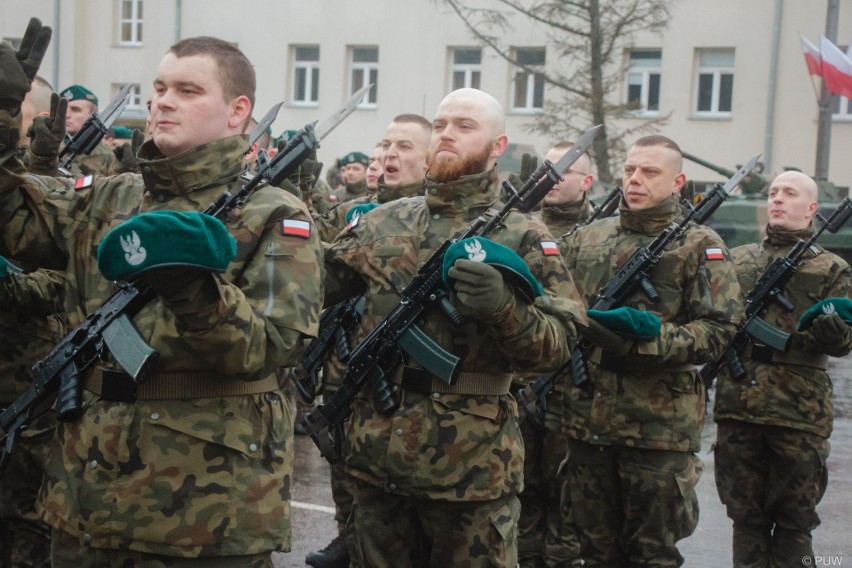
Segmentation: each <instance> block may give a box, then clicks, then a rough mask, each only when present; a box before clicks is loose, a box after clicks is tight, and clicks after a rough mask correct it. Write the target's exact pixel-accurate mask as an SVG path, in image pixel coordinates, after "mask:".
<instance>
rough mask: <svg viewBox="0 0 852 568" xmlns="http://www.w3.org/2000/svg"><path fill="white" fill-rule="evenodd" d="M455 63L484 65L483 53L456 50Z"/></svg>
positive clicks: (472, 50)
mask: <svg viewBox="0 0 852 568" xmlns="http://www.w3.org/2000/svg"><path fill="white" fill-rule="evenodd" d="M453 63H467V64H474V65H478V64H480V63H482V51H481V50H479V49H456V50H454V51H453Z"/></svg>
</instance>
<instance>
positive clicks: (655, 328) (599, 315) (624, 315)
mask: <svg viewBox="0 0 852 568" xmlns="http://www.w3.org/2000/svg"><path fill="white" fill-rule="evenodd" d="M586 314H588V316H589V319H593V320H595V321H597V322H598V323H600V324H601V325H603V326H604V327H606V328H607V329H609V330H611V331H613V332H614V333H617V334H618V335H621V336H622V337H627V338H629V339H653V338H654V337H656V336H658V335H659V334H660V318H659V317H657V316H656V315H655V314H652V313H650V312H643V311H641V310H637V309H636V308H628V307H626V306H622V307H620V308H616V309H614V310H607V311H600V310H586Z"/></svg>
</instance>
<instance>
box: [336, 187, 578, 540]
mask: <svg viewBox="0 0 852 568" xmlns="http://www.w3.org/2000/svg"><path fill="white" fill-rule="evenodd" d="M496 181H497V178H496V173H495V172H494V171H491V172H488V173H486V174H481V175H474V176H467V177H463V178H461V179H460V180H458V181H456V182H451V183H446V184H438V183H435V182H434V181H432V180H430V179H429V178H428V177H427V181H426V197H425V199H424V198H423V197H415V198H407V199H400V200H397V201H394V202H392V203H388V204H386V205H383V206H382V207H379V208H377V209H374V210H373V211H371V212H370V213H369V214H368V215H366V216H364V217H362V218H361V221H360V222H359V224H358V225H357V226H356V227H354V228H352V229H351V230H349V231H347V232H346V233H344V234H342V235H341V236H340V237H339V239H338V240H337V241H336V242H335V243H334V244H333V245H332V247H331V248H330V249H329V250H328V253H327V256H326V258H327V263H328V266H327V278H326V281H327V284H328V286H327V300H326V301H327V302H337V301H340V300H341V299H344V298H345V297H346V295H347V294H349V295H351V294H353V293H359V292H361V291H363V290H364V289H365V288H366V290H367V296H366V302H365V308H364V314H363V317H362V327H363V328H364V330H369V329H372V328H373V327H374V326H375V325H376V324H377V323H378V322H379V321H380V320H381V319H382V318H383V317H384V316H385V315H386V314H387V313H388V312H390V310H391V309H393V307H394V306H395V305H396V304H397V303H398V302H399V297H400V296H399V294H400V291H401V290H402V289H403V288H404V287H405V285H406V284H408V282H409V281H410V279H411V278H412V277H413V275H414V273H415V272H416V270H417V268H418V267H419V265H420V263H422V262H424V261H425V260H426V259H427V258H428V257H429V256H431V254H432V252H433V251H434V250H435V249H436V248H437V247H438V246H440V244H442V243H443V242H444V240H445V239H447V238H448V237H450V236H454V235H456V234H458V233H460V232H461V231H462V230H464V229H465V228H467V226H468V225H469V224H470V223H471V222H472V221H473V220H474V219H475V218H476V217H477V216H479V215H480V214H483V213H485V211H486V210H487V209H488V207H489V206H490V204H491V203H492V202H493V201H494V199H495V198H496V196H497V190H498V186H497V184H496ZM490 238H492V240H495V241H497V242H500V243H501V244H504V245H506V246H509V247H510V248H511V249H512V250H514V251H516V252H517V253H518V255H519V256H520V257H521V258H523V259H524V260H525V262H526V263H527V265H528V266H529V267H530V269H531V270H532V272H533V274H534V275H535V276H536V278H537V279H538V280H539V281H540V282H541V283H542V284H543V286H544V289H545V292H546V294H545V296H544V297H541V298H539V299H538V300H537V301H536V304H535V305H528V304H525V303H524V302H523V301H522V300H520V299H519V296H515V297H513V299H512V300H511V301H510V302H509V304H508V305H507V307H506V308H505V309H504V311H503V313H500V314H497V315H496V319H495V322H494V323H493V324H492V325H485V324H483V323H480V322H478V321H474V320H470V321H468V322H467V323H465V324H463V325H462V326H460V327H459V328H458V329H452V328H451V326H450V325H449V323H448V322H447V320H446V316H445V315H443V314H442V313H440V312H439V310H437V309H435V310H429V311H427V313H426V316H425V318H424V320H425V322H424V325H423V330H424V331H425V332H426V333H428V334H429V336H430V337H432V338H433V339H434V340H435V341H436V342H437V343H438V344H440V345H441V346H442V347H443V348H444V349H447V350H449V351H451V352H453V353H456V354H457V355H460V356H461V362H460V368H461V371H462V372H467V373H472V372H476V373H481V374H485V375H492V376H493V377H494V380H495V381H496V380H499V377H500V376H503V375H504V373H506V371H507V370H521V369H523V370H525V371H527V370H528V371H541V372H544V371H546V370H547V369H550V368H553V367H554V366H557V365H559V363H560V361H565V360H566V359H567V357H568V356H569V349H570V346H571V345H572V344H573V343H574V341H575V331H574V327H573V325H572V323H571V322H572V320H574V319H580V320H581V321H584V322H585V312H584V311H583V310H582V307H581V306H580V303H579V297H578V295H577V293H576V291H575V289H574V286H573V282H572V281H571V277H570V275H569V274H568V272H567V270H566V269H565V266H564V264H563V263H562V259H561V257H560V256H559V255H558V254H551V255H546V254H545V253H544V252H543V250H542V247H541V242H542V241H550V240H552V236H551V235H550V233H549V232H548V231H547V229H546V227H545V226H544V225H543V224H541V223H540V222H538V221H535V220H533V219H531V218H530V217H529V216H528V215H525V214H522V213H511V214H510V215H509V216H508V217H507V218H506V221H505V225H504V226H503V227H501V228H500V229H498V230H497V231H495V232H494V233H492V235H491V236H490ZM408 364H409V365H414V364H415V363H414V362H413V361H411V362H409V363H408ZM424 387H425V385H424ZM426 390H428V387H426ZM507 390H508V389H507ZM397 396H398V397H399V402H400V405H399V408H398V410H397V411H396V412H395V413H394V414H392V415H390V416H385V415H382V414H380V413H378V412H377V411H376V409H375V408H374V406H373V402H372V398H371V393H370V392H362V393H361V394H360V396H359V398H358V399H356V400H355V401H354V403H353V405H352V418H351V419H350V420H349V421H348V422H347V423H346V438H347V441H348V443H349V451H350V454H349V457H348V458H347V460H346V470H347V472H348V473H349V474H350V475H352V476H354V477H355V478H357V479H358V480H360V481H362V482H364V483H367V484H369V485H372V486H374V487H378V488H381V489H382V490H384V491H386V492H389V493H392V494H393V495H396V496H399V497H408V498H411V499H413V500H424V499H425V500H433V501H435V506H436V507H440V506H443V507H445V508H446V509H447V510H448V512H449V511H450V510H451V509H452V507H454V506H455V504H456V503H458V502H470V501H473V502H489V501H493V500H495V499H501V498H505V497H506V496H509V495H515V494H516V493H517V492H518V491H520V490H521V488H522V484H523V481H522V467H523V445H522V441H521V436H520V432H519V430H518V410H517V405H516V404H515V401H514V399H513V398H512V397H511V396H510V395H508V394H504V395H475V394H446V393H437V392H435V393H428V394H425V393H421V392H416V391H413V390H404V389H400V390H399V391H398V392H397ZM355 498H356V507H357V502H358V494H357V491H356V497H355ZM439 503H441V504H442V505H439ZM483 505H485V506H487V505H486V503H483ZM361 514H362V517H361V518H370V517H376V518H377V520H378V519H380V518H381V512H380V511H377V512H375V513H374V512H372V511H363V510H362V511H361ZM354 518H355V519H356V521H355V530H356V532H357V533H358V535H359V538H360V534H361V527H360V526H359V524H358V521H357V519H358V518H359V517H358V515H357V514H356V515H355V516H354ZM425 522H426V521H425V520H424V523H425ZM442 522H443V523H446V522H447V519H444V520H443V521H442ZM429 530H432V529H431V528H427V527H425V526H424V528H423V532H428V531H429ZM486 536H487V535H483V538H485V537H486ZM513 538H514V537H513ZM442 546H443V545H442Z"/></svg>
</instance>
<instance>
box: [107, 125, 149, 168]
mask: <svg viewBox="0 0 852 568" xmlns="http://www.w3.org/2000/svg"><path fill="white" fill-rule="evenodd" d="M144 142H145V133H144V132H142V131H141V130H138V129H134V130H133V134H132V135H131V138H130V144H122V145H121V146H118V147H116V148H115V149H114V150H113V153H114V154H115V157H116V158H118V161H119V162H121V172H122V173H124V172H135V171H137V170H138V169H139V158H138V157H137V152H138V151H139V147H140V146H142V144H143V143H144Z"/></svg>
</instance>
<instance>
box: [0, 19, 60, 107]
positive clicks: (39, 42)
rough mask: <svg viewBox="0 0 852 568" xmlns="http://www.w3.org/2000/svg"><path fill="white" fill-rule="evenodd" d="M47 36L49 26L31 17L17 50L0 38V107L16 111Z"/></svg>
mask: <svg viewBox="0 0 852 568" xmlns="http://www.w3.org/2000/svg"><path fill="white" fill-rule="evenodd" d="M50 36H51V30H50V28H49V27H47V26H42V25H41V20H39V19H38V18H31V19H30V23H29V25H28V26H27V31H26V32H24V37H23V39H22V40H21V47H20V49H18V51H15V50H14V49H13V48H12V46H11V44H9V43H8V42H6V41H3V42H0V108H3V109H5V110H9V111H12V112H13V113H14V114H17V110H18V109H19V108H20V107H21V103H22V102H23V101H24V97H25V96H26V94H27V92H28V91H29V90H30V83H32V80H33V79H35V76H36V73H38V68H39V66H40V65H41V60H42V59H43V58H44V54H45V52H46V51H47V45H48V44H49V43H50Z"/></svg>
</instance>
